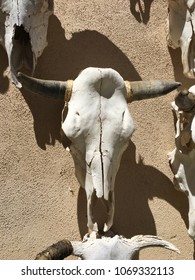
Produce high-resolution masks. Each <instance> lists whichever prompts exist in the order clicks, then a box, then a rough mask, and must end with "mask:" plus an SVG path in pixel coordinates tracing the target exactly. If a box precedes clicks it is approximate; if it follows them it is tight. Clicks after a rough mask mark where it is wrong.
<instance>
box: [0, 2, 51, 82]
mask: <svg viewBox="0 0 195 280" xmlns="http://www.w3.org/2000/svg"><path fill="white" fill-rule="evenodd" d="M52 12H53V0H17V1H16V0H14V1H13V0H0V44H1V45H2V46H3V47H4V48H5V50H6V52H7V56H8V63H9V68H10V74H11V81H12V82H14V83H15V84H16V86H17V87H21V85H20V83H19V82H18V80H17V77H16V75H17V72H18V71H19V70H20V69H22V67H24V68H26V69H28V70H30V71H31V73H33V71H34V69H35V66H36V62H37V59H38V57H39V56H40V55H41V54H42V52H43V50H44V48H45V47H46V46H47V28H48V20H49V16H50V15H51V14H52Z"/></svg>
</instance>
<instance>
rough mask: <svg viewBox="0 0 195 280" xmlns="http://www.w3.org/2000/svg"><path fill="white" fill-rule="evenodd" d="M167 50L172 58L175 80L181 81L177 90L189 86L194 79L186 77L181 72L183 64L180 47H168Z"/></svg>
mask: <svg viewBox="0 0 195 280" xmlns="http://www.w3.org/2000/svg"><path fill="white" fill-rule="evenodd" d="M168 50H169V54H170V57H171V60H172V65H173V70H174V77H175V80H176V81H177V82H180V83H182V86H181V87H180V88H179V90H182V89H184V88H189V87H191V86H192V85H194V83H195V80H194V79H188V78H187V77H186V76H184V74H183V65H182V62H181V49H180V48H177V49H172V48H169V47H168Z"/></svg>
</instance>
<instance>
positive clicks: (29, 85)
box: [18, 72, 73, 101]
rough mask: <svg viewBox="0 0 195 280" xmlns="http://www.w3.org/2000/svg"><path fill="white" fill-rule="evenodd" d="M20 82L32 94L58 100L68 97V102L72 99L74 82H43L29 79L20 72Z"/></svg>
mask: <svg viewBox="0 0 195 280" xmlns="http://www.w3.org/2000/svg"><path fill="white" fill-rule="evenodd" d="M18 80H19V82H20V83H21V84H22V86H23V87H24V88H25V89H27V90H30V91H31V92H34V93H38V94H40V95H43V96H46V97H51V98H56V99H64V98H65V95H66V100H67V101H68V100H69V99H70V95H71V91H72V84H73V81H72V80H70V81H67V82H61V81H52V80H41V79H36V78H32V77H29V76H27V75H25V74H23V73H20V72H19V73H18Z"/></svg>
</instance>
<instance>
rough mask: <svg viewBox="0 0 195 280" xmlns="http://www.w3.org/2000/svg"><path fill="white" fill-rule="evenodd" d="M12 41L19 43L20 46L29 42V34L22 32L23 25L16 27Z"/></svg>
mask: <svg viewBox="0 0 195 280" xmlns="http://www.w3.org/2000/svg"><path fill="white" fill-rule="evenodd" d="M14 40H17V41H20V43H21V44H27V43H28V42H29V41H30V36H29V33H28V32H26V31H25V30H24V27H23V25H20V26H18V25H16V27H15V34H14Z"/></svg>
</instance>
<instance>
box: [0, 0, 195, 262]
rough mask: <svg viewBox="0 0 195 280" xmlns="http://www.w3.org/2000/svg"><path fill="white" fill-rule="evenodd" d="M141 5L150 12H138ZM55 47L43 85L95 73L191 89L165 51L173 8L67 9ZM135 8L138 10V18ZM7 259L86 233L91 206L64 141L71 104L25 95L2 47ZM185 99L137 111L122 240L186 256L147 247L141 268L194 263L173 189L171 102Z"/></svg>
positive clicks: (180, 201)
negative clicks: (154, 238) (150, 240)
mask: <svg viewBox="0 0 195 280" xmlns="http://www.w3.org/2000/svg"><path fill="white" fill-rule="evenodd" d="M136 2H140V3H141V7H142V9H143V13H142V15H141V16H140V13H138V12H136V9H137V5H136ZM54 4H55V10H54V15H53V16H51V18H50V21H49V30H48V47H47V48H46V49H45V50H44V52H43V55H42V56H41V57H40V59H39V61H38V65H37V67H36V71H35V73H34V76H35V77H38V78H44V79H53V80H54V79H55V80H67V79H74V78H76V77H77V75H78V73H79V72H80V71H81V70H82V69H84V68H85V67H88V66H96V67H111V68H114V69H115V70H117V71H118V72H119V73H120V74H121V75H122V76H123V78H124V79H128V80H141V79H142V80H144V79H147V80H148V79H169V80H177V81H180V82H182V83H183V85H184V86H189V85H191V84H193V81H189V80H187V79H185V78H184V76H183V74H182V67H181V62H180V51H179V50H175V51H173V50H169V49H168V48H167V44H166V33H165V20H166V17H167V1H165V0H154V1H152V0H150V1H149V0H148V1H135V0H107V1H105V0H98V1H94V0H93V1H92V0H81V1H76V0H66V1H63V0H58V1H55V3H54ZM134 7H135V8H136V9H134ZM0 57H1V59H0V92H1V94H0V136H1V137H0V186H1V194H0V247H1V250H0V259H33V258H34V257H35V255H36V254H37V253H38V252H40V251H41V250H43V249H45V248H46V247H47V246H48V245H51V244H52V243H54V242H57V241H58V240H60V239H62V238H67V239H70V240H81V239H82V237H83V236H84V234H85V233H86V232H87V227H86V223H87V221H86V198H85V193H84V191H83V190H82V189H80V188H79V184H78V182H77V180H76V178H75V175H74V164H73V160H72V158H71V155H70V154H69V152H68V151H66V150H65V149H64V148H63V145H62V143H61V140H60V139H61V138H60V125H61V110H62V108H63V102H61V101H55V100H50V99H49V100H48V99H44V98H43V97H39V96H35V95H33V94H32V93H30V92H27V91H25V90H18V89H16V88H15V86H14V85H13V84H10V83H9V81H8V79H7V77H6V76H5V75H4V74H5V71H6V68H7V65H8V63H7V56H6V53H5V51H4V50H3V48H0ZM175 94H176V91H174V92H172V93H170V94H169V95H167V96H165V97H160V98H158V99H153V100H146V101H139V102H134V103H131V104H130V105H129V109H130V111H131V114H132V117H133V118H134V120H135V122H136V131H135V132H134V135H133V137H132V139H131V141H130V144H129V147H128V149H127V151H126V152H125V153H124V156H123V158H122V162H121V166H120V170H119V172H118V175H117V178H116V213H115V218H114V225H113V231H114V232H116V233H118V234H121V235H124V236H125V237H126V238H130V237H132V236H134V235H136V234H152V235H158V236H160V237H162V238H163V239H165V240H167V241H170V242H172V243H173V244H174V245H176V246H177V247H178V248H179V249H180V251H181V254H180V255H178V254H176V253H174V252H171V251H168V250H165V249H162V248H147V249H144V250H142V251H141V252H140V254H139V255H138V256H137V257H138V258H139V259H183V260H184V259H186V260H190V259H193V258H194V242H193V241H192V240H191V239H190V237H189V236H188V233H187V227H188V217H187V214H188V201H187V198H186V197H185V195H184V194H183V193H180V192H178V191H176V190H175V189H174V186H173V183H172V178H173V175H172V173H171V170H170V168H169V164H168V159H167V153H168V152H169V151H171V150H172V149H173V148H174V120H173V114H172V110H171V102H172V100H173V99H174V97H175Z"/></svg>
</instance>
